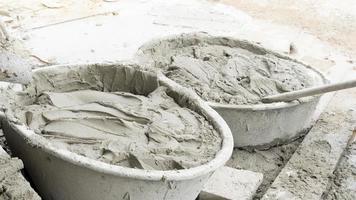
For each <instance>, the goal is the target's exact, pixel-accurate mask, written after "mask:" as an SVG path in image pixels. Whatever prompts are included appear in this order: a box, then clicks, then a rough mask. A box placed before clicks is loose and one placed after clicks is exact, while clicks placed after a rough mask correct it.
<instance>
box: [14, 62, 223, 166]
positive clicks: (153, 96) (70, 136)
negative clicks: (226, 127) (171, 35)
mask: <svg viewBox="0 0 356 200" xmlns="http://www.w3.org/2000/svg"><path fill="white" fill-rule="evenodd" d="M110 69H111V70H110ZM63 70H65V69H58V70H56V69H52V70H47V71H42V72H38V73H35V74H34V81H33V84H31V85H29V86H28V89H27V90H26V91H25V93H26V94H27V95H23V93H16V94H14V96H13V104H11V105H12V106H11V109H12V112H11V111H9V112H7V114H9V116H11V114H12V113H14V115H15V117H16V118H17V119H19V120H20V121H21V122H22V123H24V124H26V125H27V126H29V127H30V128H31V129H32V130H34V131H35V132H36V133H38V134H40V135H42V136H43V137H45V138H46V139H47V140H49V141H51V142H52V143H54V144H55V145H56V146H57V148H60V149H67V150H69V151H71V152H74V153H77V154H79V155H83V156H86V157H89V158H92V159H95V160H99V161H103V162H106V163H109V164H113V165H119V166H124V167H131V168H138V169H146V170H179V169H188V168H191V167H196V166H199V165H202V164H205V163H207V162H209V161H210V160H212V159H213V158H214V157H215V154H216V153H217V152H218V151H219V150H220V149H221V144H222V139H221V137H220V136H219V133H218V132H217V131H216V130H215V129H214V128H213V126H212V125H211V124H210V123H209V122H208V121H207V120H206V119H205V118H204V117H203V116H202V115H200V114H198V113H197V112H195V111H193V110H191V109H188V108H187V107H186V106H187V104H182V105H181V106H180V105H178V103H176V101H175V100H174V99H173V98H172V97H170V96H169V95H168V94H167V93H168V92H169V91H167V88H166V87H163V86H162V87H158V82H157V79H155V76H153V75H152V74H150V73H148V72H147V73H144V72H142V71H136V70H135V69H132V68H128V67H127V68H124V67H122V66H121V67H119V68H117V67H116V66H113V67H97V66H96V65H92V66H89V67H86V68H85V67H83V68H75V67H73V68H67V70H66V71H63ZM68 75H69V76H71V78H70V79H66V78H65V77H66V76H68ZM112 75H114V76H112ZM110 77H111V79H110ZM61 78H62V79H61ZM57 79H58V80H60V83H56V82H55V80H57ZM88 85H89V86H88ZM50 87H53V89H52V90H51V91H52V92H51V91H46V90H44V91H42V90H41V89H40V88H50ZM125 87H126V88H125ZM88 88H90V89H92V90H89V89H88ZM129 88H133V89H132V91H130V90H129ZM139 88H144V89H142V90H141V89H139ZM95 89H98V90H100V91H98V90H95ZM124 91H126V92H124ZM137 91H140V92H141V93H134V92H137ZM177 101H180V100H177Z"/></svg>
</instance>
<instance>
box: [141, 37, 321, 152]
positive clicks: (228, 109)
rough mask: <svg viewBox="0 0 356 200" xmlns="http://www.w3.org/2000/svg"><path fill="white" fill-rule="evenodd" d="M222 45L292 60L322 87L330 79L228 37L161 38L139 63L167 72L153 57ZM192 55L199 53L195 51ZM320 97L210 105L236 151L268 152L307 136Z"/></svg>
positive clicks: (145, 47)
mask: <svg viewBox="0 0 356 200" xmlns="http://www.w3.org/2000/svg"><path fill="white" fill-rule="evenodd" d="M200 45H220V46H226V47H230V48H239V49H242V50H246V51H249V52H252V53H254V54H257V55H267V54H269V55H273V56H275V57H277V58H281V59H285V60H289V61H292V62H295V63H298V64H301V65H302V66H303V67H305V68H307V69H310V71H312V72H313V73H314V74H315V76H317V77H319V78H320V80H321V81H322V82H323V83H327V82H328V81H327V79H326V78H325V77H324V75H323V74H322V73H320V72H319V71H318V70H316V69H314V68H313V67H311V66H308V65H306V64H304V63H301V62H299V61H297V60H294V59H292V58H290V57H288V56H285V55H281V54H279V53H276V52H273V51H270V50H268V49H265V48H263V47H261V46H259V45H256V44H253V43H251V42H249V41H245V40H238V39H235V38H229V37H215V36H209V35H207V34H201V33H192V34H182V35H178V36H170V37H167V38H158V39H155V40H153V41H151V42H148V43H147V44H145V45H143V46H142V47H140V48H139V50H138V52H137V55H136V59H137V60H138V62H139V63H140V64H142V65H145V66H146V67H149V68H152V67H153V68H157V66H158V68H160V69H163V70H162V71H163V72H164V69H165V65H166V64H167V63H164V62H163V63H162V62H161V60H160V61H156V60H155V59H154V58H153V57H154V56H157V57H159V58H162V57H165V56H166V54H168V53H167V52H169V51H170V50H172V49H174V50H178V51H179V49H180V48H186V47H189V46H200ZM190 53H191V54H193V55H194V54H195V53H196V52H194V51H192V52H190ZM319 99H320V97H319V96H316V97H307V98H301V99H300V100H299V101H294V102H279V103H272V104H263V103H260V104H252V105H233V104H222V103H215V102H207V103H208V104H209V105H210V106H211V107H212V108H213V109H215V110H216V111H217V112H218V113H219V114H220V115H221V116H222V117H223V118H224V120H225V121H226V122H227V124H228V125H229V127H230V129H231V131H232V134H233V137H234V146H235V147H244V148H257V149H266V148H269V147H271V146H274V145H279V144H284V143H287V142H290V141H292V140H294V139H296V138H298V137H300V136H301V135H302V134H303V133H305V132H306V131H307V130H308V129H309V128H310V127H311V126H312V123H313V119H312V116H313V113H314V112H315V109H316V106H317V104H318V102H319Z"/></svg>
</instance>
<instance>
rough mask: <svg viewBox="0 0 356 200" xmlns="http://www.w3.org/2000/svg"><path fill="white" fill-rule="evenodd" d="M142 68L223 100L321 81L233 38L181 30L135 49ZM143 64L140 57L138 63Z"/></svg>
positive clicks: (257, 100)
mask: <svg viewBox="0 0 356 200" xmlns="http://www.w3.org/2000/svg"><path fill="white" fill-rule="evenodd" d="M139 51H141V52H142V55H141V54H139V55H138V58H137V59H140V56H141V57H145V58H142V60H145V59H146V63H147V65H148V66H147V67H153V68H157V69H160V70H162V71H163V72H164V74H165V75H166V76H167V77H168V78H170V79H172V80H174V81H176V82H177V83H179V84H180V85H183V86H185V87H187V88H192V89H193V90H194V91H195V92H196V93H197V94H198V95H199V96H200V97H201V98H202V99H204V100H205V101H210V102H217V103H223V104H237V105H241V104H261V98H262V97H264V96H268V95H272V94H278V93H282V92H289V91H294V90H300V89H303V88H307V87H313V86H317V85H321V84H323V80H322V78H321V77H320V76H319V75H318V74H317V73H316V72H315V71H313V70H311V69H310V68H307V67H306V66H304V65H302V64H301V63H297V62H294V61H293V60H291V59H286V58H281V57H278V56H276V55H275V54H273V53H272V52H268V51H265V50H263V49H261V48H258V47H255V46H253V45H249V44H246V43H243V42H241V41H236V40H233V39H232V38H223V37H209V36H204V35H192V34H183V35H178V36H176V37H171V38H169V39H162V40H158V41H156V42H152V43H149V44H147V45H144V46H143V47H141V48H140V50H139ZM143 63H145V61H143Z"/></svg>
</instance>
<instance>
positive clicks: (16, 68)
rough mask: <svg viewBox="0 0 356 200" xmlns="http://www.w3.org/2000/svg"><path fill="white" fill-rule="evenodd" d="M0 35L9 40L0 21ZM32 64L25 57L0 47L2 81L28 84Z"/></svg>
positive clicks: (0, 79) (0, 78)
mask: <svg viewBox="0 0 356 200" xmlns="http://www.w3.org/2000/svg"><path fill="white" fill-rule="evenodd" d="M0 32H1V34H0V37H3V38H4V39H5V40H6V41H8V40H9V34H8V33H7V31H6V29H5V26H4V24H3V23H2V21H0ZM31 74H32V73H31V66H30V64H29V63H28V62H26V60H25V59H23V58H21V57H20V56H18V55H16V54H13V53H10V52H9V51H6V50H1V48H0V81H6V82H12V83H21V84H27V83H29V82H30V80H31V77H32V76H31Z"/></svg>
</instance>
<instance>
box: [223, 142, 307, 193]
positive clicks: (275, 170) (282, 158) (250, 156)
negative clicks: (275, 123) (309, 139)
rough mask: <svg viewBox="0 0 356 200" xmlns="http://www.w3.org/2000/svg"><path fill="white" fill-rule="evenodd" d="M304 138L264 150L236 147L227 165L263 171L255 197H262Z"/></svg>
mask: <svg viewBox="0 0 356 200" xmlns="http://www.w3.org/2000/svg"><path fill="white" fill-rule="evenodd" d="M302 140H303V138H300V139H297V140H295V141H293V142H291V143H289V144H285V145H282V146H276V147H272V148H271V149H268V150H264V151H259V150H254V151H247V150H243V149H234V152H233V154H232V157H231V159H230V160H229V162H228V163H227V164H226V165H227V166H229V167H233V168H236V169H244V170H250V171H254V172H260V173H262V174H263V182H262V183H261V185H260V187H259V188H258V190H257V193H256V195H255V197H254V199H261V197H262V196H263V194H264V193H265V192H266V191H267V189H268V188H269V186H270V185H271V184H272V182H273V181H274V179H275V178H276V177H277V176H278V174H279V172H280V171H281V170H282V169H283V167H284V166H285V165H286V164H287V162H288V160H289V159H290V157H291V156H292V155H293V153H294V152H295V151H296V150H297V148H298V146H299V144H300V143H301V142H302Z"/></svg>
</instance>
